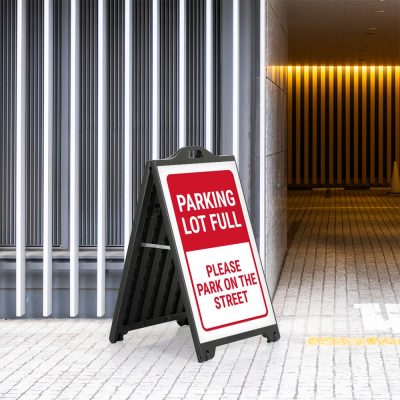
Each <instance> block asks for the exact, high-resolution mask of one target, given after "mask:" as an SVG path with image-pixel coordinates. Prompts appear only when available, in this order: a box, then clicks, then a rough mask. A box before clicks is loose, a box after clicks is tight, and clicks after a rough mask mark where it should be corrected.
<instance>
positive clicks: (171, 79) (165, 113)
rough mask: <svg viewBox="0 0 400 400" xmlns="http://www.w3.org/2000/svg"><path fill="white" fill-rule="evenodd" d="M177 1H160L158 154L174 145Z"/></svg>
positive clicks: (164, 153) (170, 151)
mask: <svg viewBox="0 0 400 400" xmlns="http://www.w3.org/2000/svg"><path fill="white" fill-rule="evenodd" d="M178 33H179V2H178V0H168V1H167V0H161V1H160V65H161V66H162V68H161V69H160V138H161V140H160V144H161V146H160V153H161V154H160V156H161V158H164V157H169V156H170V155H171V154H173V153H174V152H175V151H176V150H177V149H178V134H179V129H178V126H179V121H178V99H179V96H178V94H179V85H178V82H179V59H178V55H179V54H178V50H179V39H178Z"/></svg>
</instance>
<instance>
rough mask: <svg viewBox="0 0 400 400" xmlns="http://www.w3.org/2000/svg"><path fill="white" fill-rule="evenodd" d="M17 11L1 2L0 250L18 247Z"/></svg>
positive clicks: (11, 1) (7, 0) (13, 4)
mask: <svg viewBox="0 0 400 400" xmlns="http://www.w3.org/2000/svg"><path fill="white" fill-rule="evenodd" d="M16 8H17V7H16V2H15V1H14V0H3V1H0V43H1V44H0V57H1V62H0V93H1V96H0V169H1V173H0V246H14V245H15V185H14V182H15V107H16V98H15V94H16V81H15V71H16V23H15V21H16V11H17V10H16Z"/></svg>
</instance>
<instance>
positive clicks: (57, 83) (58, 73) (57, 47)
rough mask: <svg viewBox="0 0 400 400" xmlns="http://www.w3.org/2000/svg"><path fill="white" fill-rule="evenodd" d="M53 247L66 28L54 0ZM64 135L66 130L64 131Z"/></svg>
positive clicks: (59, 2)
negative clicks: (63, 44)
mask: <svg viewBox="0 0 400 400" xmlns="http://www.w3.org/2000/svg"><path fill="white" fill-rule="evenodd" d="M53 12H54V15H53V35H54V37H53V132H54V136H53V246H60V245H61V226H62V217H61V213H62V205H63V201H62V194H61V190H62V185H66V184H67V182H62V176H63V175H62V168H63V165H62V163H61V157H62V135H63V130H64V129H65V127H64V126H63V118H62V114H63V112H65V111H64V110H63V90H64V88H63V81H64V80H65V79H69V78H68V77H66V76H65V71H64V68H65V66H64V65H63V46H62V43H63V35H64V34H65V30H66V26H65V24H64V23H63V17H62V12H63V0H55V1H54V6H53ZM65 132H66V133H67V132H68V130H66V131H65Z"/></svg>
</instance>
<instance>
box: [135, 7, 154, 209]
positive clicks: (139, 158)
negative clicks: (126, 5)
mask: <svg viewBox="0 0 400 400" xmlns="http://www.w3.org/2000/svg"><path fill="white" fill-rule="evenodd" d="M151 11H152V8H151V1H147V0H138V1H135V2H133V26H132V30H133V32H132V47H133V48H132V62H133V65H132V76H133V79H132V85H133V87H132V96H133V97H132V107H133V109H132V117H133V118H132V119H133V121H132V125H133V132H132V135H133V149H132V152H133V157H132V159H133V163H132V167H133V174H132V179H133V182H132V187H133V199H134V200H133V202H134V204H136V199H137V197H138V196H139V191H140V184H141V182H142V175H143V170H144V165H145V163H146V161H147V160H148V159H150V151H151V116H152V115H151V89H152V87H151V66H152V64H151V45H152V38H151V30H152V24H151Z"/></svg>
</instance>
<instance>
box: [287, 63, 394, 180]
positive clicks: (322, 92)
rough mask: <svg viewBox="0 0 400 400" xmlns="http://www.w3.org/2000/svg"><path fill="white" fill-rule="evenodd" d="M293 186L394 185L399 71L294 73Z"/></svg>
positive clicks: (332, 68)
mask: <svg viewBox="0 0 400 400" xmlns="http://www.w3.org/2000/svg"><path fill="white" fill-rule="evenodd" d="M288 90H289V99H288V100H289V110H288V111H289V114H288V118H289V123H288V128H289V132H288V166H289V170H288V183H289V185H320V186H328V185H338V186H343V185H371V186H382V185H383V186H385V185H388V184H390V182H391V173H392V163H393V161H394V160H396V161H397V162H399V161H400V114H399V112H398V110H399V107H400V67H399V66H387V67H386V66H385V67H384V66H376V67H375V66H370V67H357V66H354V67H349V66H343V67H341V66H330V67H324V66H321V67H307V66H302V67H300V66H298V67H289V69H288Z"/></svg>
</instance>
